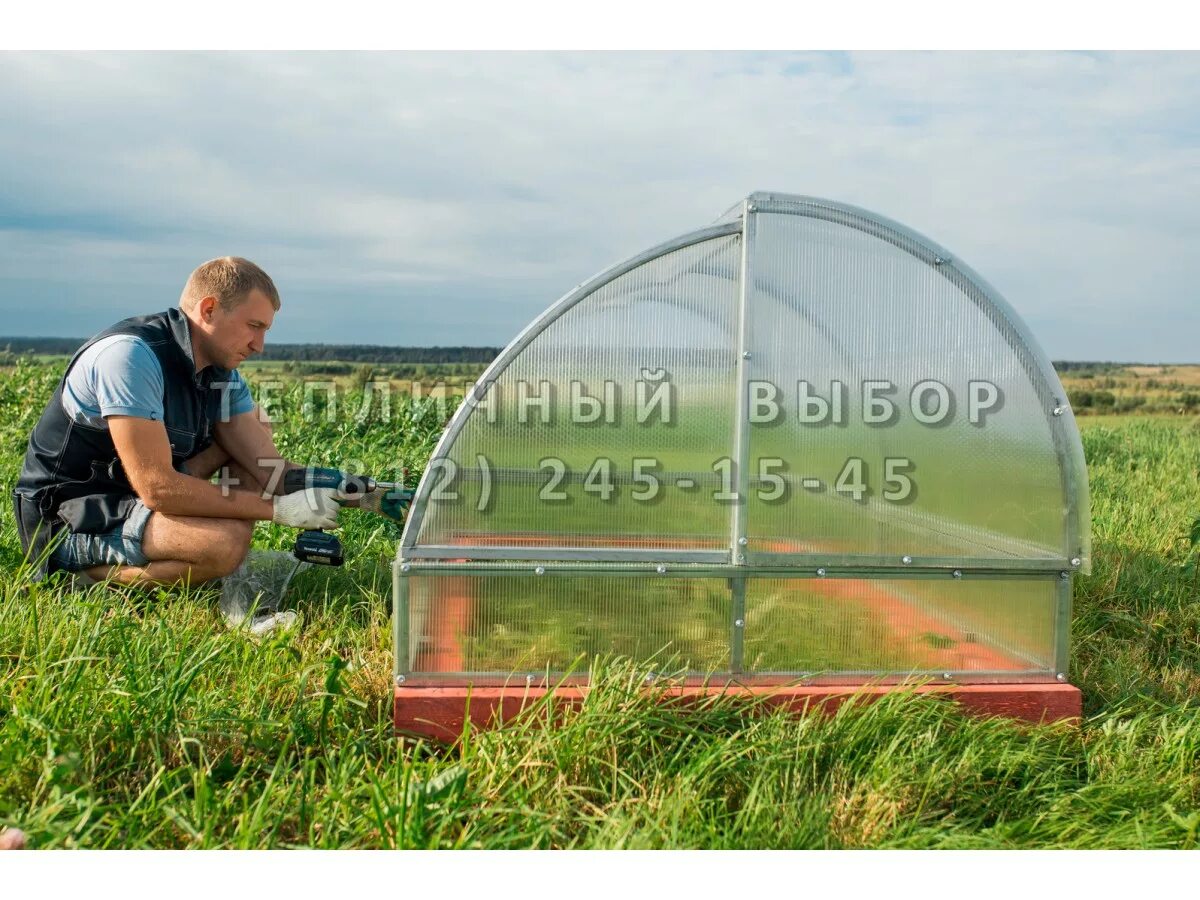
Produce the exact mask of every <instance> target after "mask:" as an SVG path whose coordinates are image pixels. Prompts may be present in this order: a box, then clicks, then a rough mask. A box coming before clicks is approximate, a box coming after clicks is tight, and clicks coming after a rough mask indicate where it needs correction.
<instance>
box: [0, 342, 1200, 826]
mask: <svg viewBox="0 0 1200 900" xmlns="http://www.w3.org/2000/svg"><path fill="white" fill-rule="evenodd" d="M58 371H59V370H58V367H56V366H48V365H22V366H20V367H18V368H15V369H14V368H9V369H4V370H0V473H2V474H3V480H4V481H5V483H7V484H11V483H12V481H13V480H14V479H15V477H16V473H17V470H18V468H19V465H20V459H21V454H22V452H23V450H24V441H25V438H26V436H27V434H28V432H29V430H30V428H31V427H32V425H33V422H34V421H35V419H36V417H37V415H38V414H39V413H40V410H41V408H42V405H43V403H44V402H45V399H46V398H47V397H48V395H49V393H50V391H51V389H52V387H53V383H54V379H55V378H56V376H57V374H58ZM294 390H296V391H297V392H298V388H297V389H294ZM289 399H290V400H291V401H293V402H292V403H291V404H290V407H289V408H292V409H295V408H296V407H298V405H299V402H298V399H299V398H298V395H297V396H292V397H291V398H289ZM285 406H288V405H287V404H285ZM1196 421H1197V420H1196V419H1194V418H1193V417H1189V416H1175V417H1172V418H1169V419H1168V418H1162V419H1150V418H1144V417H1137V416H1130V415H1123V416H1112V417H1106V416H1092V417H1088V418H1087V419H1086V420H1085V421H1084V422H1083V428H1084V443H1085V449H1086V452H1087V456H1088V462H1089V470H1090V474H1091V479H1092V490H1093V497H1092V505H1093V529H1094V534H1093V537H1094V549H1095V554H1094V556H1095V562H1094V573H1093V574H1092V575H1091V576H1089V577H1086V578H1080V579H1079V580H1078V581H1077V585H1076V596H1075V610H1076V612H1075V622H1074V630H1075V642H1074V651H1073V659H1072V680H1073V681H1074V682H1075V683H1076V684H1078V685H1079V686H1080V687H1081V688H1082V689H1083V691H1084V695H1085V713H1086V720H1085V722H1084V723H1083V725H1082V727H1080V728H1070V727H1065V726H1056V727H1044V728H1032V727H1025V726H1020V725H1017V724H1014V723H1010V722H1005V721H979V720H971V719H966V718H962V717H960V716H959V715H958V714H957V713H955V712H954V710H953V709H952V708H950V707H948V706H947V705H946V704H943V703H940V702H937V701H932V700H928V699H921V698H917V697H914V696H909V695H903V694H901V695H896V696H893V697H891V698H889V699H887V700H885V701H882V702H880V703H877V704H874V705H872V706H869V707H863V708H856V707H853V706H849V707H846V708H844V709H843V710H842V711H841V712H839V713H838V714H837V715H836V716H833V717H828V718H826V717H822V716H810V717H807V718H804V719H800V720H795V719H790V718H787V717H783V716H778V715H767V714H762V713H761V712H760V711H758V710H755V709H754V708H752V707H748V706H745V705H742V704H738V703H734V702H730V701H728V700H725V701H720V702H713V703H711V704H710V705H708V706H707V707H705V708H703V709H700V710H693V711H691V712H689V713H687V714H679V713H676V712H674V711H672V710H671V709H669V708H661V707H660V706H658V705H657V704H656V703H655V701H654V698H653V697H652V696H649V695H648V694H647V693H645V692H644V691H643V690H642V689H641V682H640V678H639V677H637V676H636V675H635V674H634V672H633V671H632V669H631V668H630V667H629V666H627V665H625V664H623V663H622V662H621V661H620V660H607V661H604V662H603V663H602V664H601V665H600V667H599V670H598V674H597V678H596V680H597V683H598V689H597V690H595V691H593V692H592V693H591V694H590V695H589V697H588V700H587V702H586V703H585V704H584V705H583V706H582V707H581V708H580V709H578V710H575V711H568V712H565V713H563V714H562V715H561V718H560V721H559V724H558V725H557V726H556V727H553V728H536V727H533V725H534V724H535V722H534V720H535V719H536V718H537V717H538V716H544V715H546V714H547V712H548V710H546V709H545V708H541V709H538V710H534V711H533V714H532V715H531V716H530V717H529V719H528V720H526V721H524V722H520V723H517V724H516V725H514V726H513V727H510V728H508V729H506V730H504V731H502V732H491V733H483V734H473V735H470V736H469V738H468V739H466V740H464V741H463V742H461V744H460V745H458V746H457V747H455V748H454V749H452V750H444V749H436V748H430V747H426V746H416V747H412V746H402V745H401V744H399V743H398V742H396V741H395V740H394V739H393V738H392V736H391V718H390V716H391V685H390V666H391V630H390V622H389V609H388V607H389V600H388V595H389V590H390V584H389V578H388V570H387V563H388V561H389V560H390V557H391V554H392V552H393V551H394V546H395V541H396V539H397V537H398V528H397V527H396V526H395V525H394V524H392V523H389V522H386V521H383V520H380V519H377V518H373V517H370V516H369V515H367V514H364V513H356V512H348V513H347V514H346V515H345V517H344V518H345V522H346V524H345V527H344V529H343V542H344V544H345V545H346V547H347V548H348V549H349V551H350V556H351V564H350V565H348V566H347V567H346V569H344V570H340V571H333V572H328V571H323V570H310V571H309V572H306V573H304V574H302V575H301V576H300V577H299V578H298V579H297V580H296V583H295V587H294V588H293V598H298V599H296V600H295V606H296V608H297V609H298V610H299V611H300V612H301V613H302V616H303V619H302V626H301V627H300V628H299V629H297V630H295V631H292V632H289V633H285V634H282V635H279V636H275V637H272V638H269V639H266V640H263V641H255V640H253V639H251V638H249V637H247V636H245V635H243V634H239V633H235V632H229V631H226V630H225V629H224V628H223V627H222V625H221V623H220V620H219V617H218V615H217V613H216V610H215V600H216V597H215V593H214V592H213V591H212V590H211V589H199V590H195V591H191V592H180V591H169V592H168V591H164V592H160V593H159V594H158V595H157V596H149V597H147V596H143V595H138V594H134V593H121V592H116V591H109V592H104V591H92V592H87V593H70V592H68V591H66V590H65V589H64V588H63V587H62V586H61V585H58V584H53V585H43V584H35V583H32V582H31V581H30V579H29V577H28V574H27V573H26V572H25V571H24V570H23V569H22V567H21V557H20V552H19V549H18V545H17V540H16V534H15V529H14V526H13V522H12V516H11V512H10V510H9V509H8V507H7V504H5V505H4V512H3V519H2V520H0V564H2V565H3V567H4V572H5V575H6V577H5V578H4V580H3V583H2V584H0V826H4V825H11V826H17V827H20V828H21V829H23V830H24V831H25V832H26V833H27V834H28V835H29V837H30V842H31V844H32V845H33V846H36V847H94V848H102V847H124V848H135V847H285V846H314V847H488V848H506V847H710V848H724V847H908V848H912V847H958V848H962V847H1088V848H1100V847H1161V848H1189V847H1194V846H1195V845H1196V841H1197V836H1198V833H1200V715H1198V712H1200V704H1198V703H1197V699H1196V698H1197V696H1198V694H1200V599H1198V587H1200V582H1198V581H1197V578H1198V576H1197V570H1196V568H1195V566H1193V565H1192V562H1193V560H1194V558H1195V556H1196V554H1197V553H1200V548H1197V547H1196V546H1195V541H1196V539H1197V538H1200V534H1198V533H1197V529H1196V528H1195V527H1194V525H1193V523H1194V522H1195V521H1196V518H1197V514H1198V513H1200V497H1198V488H1197V477H1198V474H1200V428H1197V427H1196V426H1195V425H1194V424H1193V423H1194V422H1196ZM276 427H277V435H278V437H279V444H280V447H281V449H282V450H283V451H284V452H285V453H286V454H287V455H289V456H290V457H292V458H294V459H298V460H312V461H321V462H327V463H336V464H341V463H344V462H345V461H346V460H347V459H359V460H361V461H362V462H363V463H364V464H365V465H366V467H367V468H368V469H372V470H375V471H391V470H394V468H395V467H396V466H398V465H400V464H401V463H402V462H403V463H406V464H408V465H410V466H411V467H412V469H413V471H414V473H415V472H416V471H419V470H420V468H421V466H422V465H423V463H424V461H425V460H426V459H427V458H428V455H429V453H430V452H431V450H432V447H433V444H434V442H435V441H436V439H437V437H438V435H439V434H440V432H441V430H442V428H443V427H444V419H443V418H442V416H441V414H440V413H439V412H438V410H437V408H436V405H434V404H429V403H425V404H413V403H411V402H410V403H400V404H394V405H393V410H392V420H391V422H390V423H386V424H385V423H382V422H379V421H377V420H373V419H371V418H368V419H366V420H364V421H356V420H354V419H353V418H351V417H341V418H339V419H338V420H337V421H336V422H333V423H324V422H322V423H321V424H320V425H318V426H317V427H313V426H312V425H305V423H304V422H303V421H302V420H301V419H300V417H299V416H298V415H296V414H292V415H290V416H287V417H285V419H284V420H283V421H282V422H280V423H279V424H278V425H277V426H276ZM292 537H293V535H292V534H291V533H290V532H289V531H287V530H285V529H282V528H278V527H276V526H269V525H262V526H260V531H259V533H258V535H257V536H256V546H261V547H271V548H281V549H282V548H286V547H288V546H289V545H290V541H291V539H292Z"/></svg>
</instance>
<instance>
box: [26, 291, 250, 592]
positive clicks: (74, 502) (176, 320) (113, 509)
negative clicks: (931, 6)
mask: <svg viewBox="0 0 1200 900" xmlns="http://www.w3.org/2000/svg"><path fill="white" fill-rule="evenodd" d="M189 328H190V325H189V323H188V320H187V317H186V316H185V315H184V314H183V312H182V311H181V310H179V309H168V310H167V311H166V312H161V313H153V314H152V315H148V316H136V317H134V318H131V319H125V320H123V321H121V322H118V323H117V324H116V325H114V326H112V327H111V328H108V329H106V330H104V331H102V332H100V334H98V335H96V336H95V337H93V338H92V339H91V340H89V341H88V342H87V343H86V344H84V345H83V346H82V347H80V348H79V350H78V351H77V352H76V353H75V355H74V356H73V357H72V358H71V361H70V362H69V363H68V364H67V370H66V372H64V373H63V377H62V379H61V380H60V381H59V383H58V387H57V388H56V389H55V391H54V396H53V397H51V398H50V402H49V403H47V404H46V409H45V410H44V411H43V412H42V417H41V418H40V419H39V420H38V423H37V425H36V426H34V429H33V434H31V435H30V436H29V447H28V449H27V450H26V451H25V464H24V466H23V467H22V468H21V475H20V477H19V478H18V479H17V485H16V489H15V490H14V491H13V511H14V513H15V515H16V519H17V531H18V533H19V534H20V537H21V545H22V547H23V548H24V549H25V551H26V555H27V556H28V558H29V559H30V560H32V561H34V562H35V563H36V562H39V561H40V562H41V566H40V568H39V571H38V572H37V574H36V576H35V577H37V578H41V577H42V576H44V575H45V574H46V573H47V571H54V570H55V569H56V568H57V566H56V565H55V564H54V561H53V560H41V557H42V556H43V554H44V553H45V551H46V549H47V547H48V545H49V544H50V542H51V540H53V538H54V536H55V535H57V534H58V533H59V532H60V531H61V530H62V529H64V528H67V529H70V530H71V531H73V532H76V533H80V534H103V533H104V532H107V531H110V530H112V529H113V528H116V527H118V526H120V525H121V523H122V522H124V520H125V518H126V517H127V516H128V515H129V513H130V511H131V510H132V508H133V505H134V503H135V502H136V501H137V495H136V493H135V492H134V490H133V487H132V486H131V485H130V484H129V480H128V479H127V478H126V477H125V472H124V470H123V469H122V468H121V463H120V460H119V459H117V451H116V448H115V447H114V446H113V441H112V437H111V435H110V434H109V432H108V429H106V428H93V427H91V426H88V425H83V424H80V423H79V422H75V421H73V420H72V419H71V418H70V417H68V416H67V414H66V412H65V411H64V410H63V403H62V396H63V384H64V383H65V382H66V378H67V372H70V371H71V368H72V367H73V366H74V365H75V363H76V362H77V361H78V359H79V356H80V354H81V353H83V351H84V350H86V349H87V348H88V347H90V346H91V345H92V344H94V343H95V342H96V341H98V340H100V339H101V338H105V337H109V336H111V335H115V334H129V335H136V336H137V337H139V338H141V339H142V340H144V341H145V342H146V344H147V345H149V347H150V349H151V350H152V351H153V352H154V355H155V356H156V357H157V358H158V362H159V365H161V366H162V373H163V424H164V425H165V426H166V429H167V438H168V440H170V442H171V462H172V464H173V465H174V466H175V468H176V469H177V470H179V471H183V463H184V462H185V461H186V460H187V459H188V458H190V457H192V456H194V455H195V454H197V453H199V452H200V451H201V450H203V449H204V448H205V447H207V446H209V445H210V444H211V443H212V440H213V423H214V422H216V421H217V417H218V415H219V413H220V412H221V401H222V394H223V390H224V388H225V385H226V383H227V382H228V379H229V375H230V373H229V370H228V369H223V368H220V367H218V366H207V367H205V369H204V370H203V371H201V372H196V364H195V360H194V358H193V357H192V342H191V334H190V330H189Z"/></svg>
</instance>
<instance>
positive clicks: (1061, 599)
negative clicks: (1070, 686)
mask: <svg viewBox="0 0 1200 900" xmlns="http://www.w3.org/2000/svg"><path fill="white" fill-rule="evenodd" d="M1062 574H1063V575H1065V576H1066V577H1065V578H1064V577H1062V576H1061V575H1060V576H1059V578H1058V590H1057V591H1056V592H1055V597H1056V602H1055V604H1054V607H1055V609H1054V672H1055V674H1057V675H1062V676H1064V677H1065V676H1066V675H1068V674H1069V671H1070V670H1069V666H1070V664H1071V607H1072V602H1073V600H1072V591H1071V584H1072V582H1073V581H1074V578H1073V577H1072V575H1071V573H1069V572H1064V573H1062ZM1064 680H1065V678H1064Z"/></svg>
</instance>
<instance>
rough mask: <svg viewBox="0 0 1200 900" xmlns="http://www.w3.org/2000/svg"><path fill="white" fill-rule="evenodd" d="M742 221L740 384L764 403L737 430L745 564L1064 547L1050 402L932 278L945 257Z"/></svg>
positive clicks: (795, 223)
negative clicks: (746, 427)
mask: <svg viewBox="0 0 1200 900" xmlns="http://www.w3.org/2000/svg"><path fill="white" fill-rule="evenodd" d="M750 218H751V228H752V232H751V236H750V238H749V241H750V243H749V247H750V251H749V270H750V272H751V280H752V289H751V290H750V291H749V295H748V307H749V308H748V336H747V345H748V347H749V349H750V350H751V351H752V359H751V361H750V362H749V363H748V364H747V366H748V379H750V380H752V381H754V382H756V383H757V384H758V385H759V386H758V387H756V388H755V390H756V391H757V395H758V396H772V397H773V398H774V400H775V407H772V406H771V405H769V404H763V405H760V406H759V407H758V409H757V413H758V418H759V420H758V421H754V420H753V419H752V420H751V422H752V424H751V425H750V436H749V456H748V460H747V463H748V467H749V476H750V479H751V481H750V491H749V506H748V509H747V536H748V538H749V546H748V551H749V554H750V560H751V561H752V562H753V561H754V560H755V559H756V558H757V559H763V558H764V557H762V556H760V554H779V553H795V554H817V555H822V554H824V555H829V554H833V555H838V556H845V555H850V556H862V557H871V558H876V559H882V560H887V561H891V562H893V563H895V562H896V561H898V560H899V559H900V558H901V557H904V556H911V557H931V556H933V557H949V558H971V559H979V558H985V559H997V560H1000V561H1003V560H1005V559H1044V560H1054V559H1060V560H1061V559H1063V558H1067V557H1071V556H1074V555H1075V554H1076V553H1077V552H1079V551H1078V547H1070V546H1068V544H1067V535H1068V532H1067V527H1066V523H1067V515H1068V503H1067V501H1068V498H1067V495H1066V494H1065V491H1064V482H1063V476H1062V473H1061V471H1060V460H1059V457H1058V452H1057V450H1056V446H1055V435H1054V434H1053V433H1052V428H1053V427H1055V426H1056V425H1057V424H1058V423H1057V422H1055V420H1054V417H1053V415H1052V411H1051V408H1050V407H1049V403H1050V402H1052V401H1050V400H1048V398H1047V397H1046V396H1044V394H1045V391H1044V389H1043V391H1042V392H1041V394H1039V390H1038V389H1037V388H1036V387H1035V385H1037V384H1038V383H1039V382H1038V378H1039V375H1038V373H1037V371H1036V369H1035V367H1034V362H1033V359H1032V357H1031V356H1030V354H1029V352H1028V350H1027V349H1026V347H1025V346H1024V344H1023V343H1022V342H1021V340H1020V339H1019V337H1018V336H1017V334H1016V332H1015V331H1013V330H1012V329H1011V328H1009V327H1008V323H1007V322H1006V321H1005V320H1004V319H1003V317H1002V315H1001V314H1000V313H999V312H998V311H997V310H996V309H995V308H993V307H992V306H991V305H990V304H988V303H985V302H980V300H979V297H978V296H972V295H971V294H969V293H968V292H967V291H966V290H964V289H963V288H962V287H960V286H959V285H960V284H962V279H961V277H947V276H948V274H950V273H949V267H950V266H951V265H952V263H951V262H949V261H945V262H943V263H942V264H941V265H938V264H935V262H933V261H926V260H923V259H918V258H917V257H916V256H914V255H912V253H910V252H907V251H906V250H905V249H901V247H899V246H897V245H896V244H895V243H893V242H891V241H889V240H886V239H885V237H884V236H879V235H878V234H872V233H868V232H867V231H865V230H860V229H859V228H856V227H851V225H850V224H846V223H845V222H844V221H843V222H834V221H827V220H824V219H820V218H813V217H809V216H801V215H791V214H782V213H771V212H760V213H756V214H754V215H752V216H751V217H750ZM843 218H844V219H846V220H847V221H850V222H854V219H853V217H852V216H843ZM858 224H859V225H860V226H861V227H868V226H869V227H871V228H873V229H876V231H878V228H879V226H878V225H876V224H874V223H871V222H869V221H867V220H865V219H864V220H858ZM802 382H804V383H805V384H803V385H802V384H801V383H802ZM763 385H765V386H763ZM809 397H816V398H820V399H813V400H809V399H808V398H809ZM873 397H878V398H881V401H884V402H879V403H875V404H873V403H872V402H871V400H872V398H873ZM888 404H890V409H889V405H888ZM775 409H777V410H778V412H777V417H776V418H774V419H773V420H771V419H770V418H769V417H770V415H771V413H772V412H773V411H774V410H775ZM889 413H890V414H889ZM873 414H874V415H875V416H876V417H877V418H880V419H882V421H871V419H872V415H873ZM805 415H807V417H808V420H805V419H804V418H802V417H803V416H805ZM1052 422H1054V425H1052ZM776 476H779V477H780V478H781V479H782V482H780V481H779V480H778V479H777V478H776ZM781 483H782V484H783V485H784V490H783V492H782V494H781V496H780V497H779V498H778V499H774V500H772V499H769V498H770V497H771V496H772V495H773V494H775V493H776V491H777V489H778V487H779V485H780V484H781Z"/></svg>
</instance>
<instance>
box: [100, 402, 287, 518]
mask: <svg viewBox="0 0 1200 900" xmlns="http://www.w3.org/2000/svg"><path fill="white" fill-rule="evenodd" d="M107 422H108V429H109V434H110V435H111V436H112V439H113V444H114V445H115V446H116V448H117V456H118V457H120V459H121V465H122V467H124V469H125V475H126V477H127V478H128V479H129V483H130V485H132V486H133V489H134V491H136V492H137V495H138V496H139V497H140V498H141V500H142V502H143V503H144V504H146V506H147V507H149V508H150V509H152V510H154V511H155V512H160V513H166V514H168V515H175V516H204V517H208V518H225V519H262V520H269V519H271V518H272V515H273V509H274V508H273V506H272V503H271V501H270V500H264V499H263V498H262V497H261V496H260V495H259V494H258V492H257V491H223V490H222V489H221V487H220V486H218V485H215V484H210V483H208V482H207V481H202V480H201V479H199V478H195V477H193V476H191V475H184V474H183V473H182V472H177V471H175V469H174V468H173V467H172V465H171V444H170V441H169V440H168V439H167V429H166V428H165V427H164V425H163V423H162V422H158V421H154V420H151V419H139V418H136V417H134V416H108V417H107ZM272 446H273V444H272Z"/></svg>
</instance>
